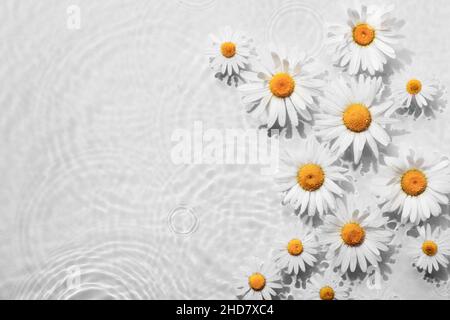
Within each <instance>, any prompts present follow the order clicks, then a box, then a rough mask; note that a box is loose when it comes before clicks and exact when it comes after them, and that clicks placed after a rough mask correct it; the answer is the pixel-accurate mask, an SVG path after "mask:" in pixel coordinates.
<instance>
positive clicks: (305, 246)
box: [275, 220, 319, 274]
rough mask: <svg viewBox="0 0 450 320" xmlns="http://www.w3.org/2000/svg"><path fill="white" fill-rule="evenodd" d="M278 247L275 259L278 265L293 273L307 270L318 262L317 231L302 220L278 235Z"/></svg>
mask: <svg viewBox="0 0 450 320" xmlns="http://www.w3.org/2000/svg"><path fill="white" fill-rule="evenodd" d="M277 242H278V248H277V249H276V252H275V261H276V262H277V264H278V266H279V267H280V268H282V269H286V271H287V272H288V273H289V274H291V273H292V272H294V273H295V274H298V273H299V271H300V270H301V271H302V272H305V270H306V267H307V266H310V267H312V266H313V265H314V263H316V262H317V259H316V257H315V255H316V254H317V253H318V246H319V245H318V243H317V241H316V236H315V233H314V232H313V231H312V230H311V229H309V228H308V227H307V226H306V225H304V224H303V223H302V222H301V221H300V220H298V221H295V222H294V224H293V225H292V226H291V227H290V228H289V230H287V232H283V233H282V234H280V235H279V237H278V241H277Z"/></svg>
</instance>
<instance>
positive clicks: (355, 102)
mask: <svg viewBox="0 0 450 320" xmlns="http://www.w3.org/2000/svg"><path fill="white" fill-rule="evenodd" d="M382 91H383V85H382V82H381V78H379V77H378V78H370V77H364V76H363V75H360V76H359V78H358V79H356V78H351V79H350V80H349V81H345V80H344V79H343V78H339V79H338V80H337V81H335V82H333V83H332V84H331V86H330V88H329V90H327V91H326V92H325V96H324V97H323V98H321V100H320V101H321V102H320V108H321V109H322V112H323V113H322V114H318V115H317V116H316V118H317V120H316V123H315V124H316V129H318V133H317V135H318V136H320V137H322V139H323V140H324V141H331V142H333V146H332V148H331V149H332V151H337V152H338V153H339V154H342V153H344V152H345V150H347V148H348V147H350V145H352V144H353V156H354V162H355V164H357V163H359V161H360V160H361V155H362V153H363V150H364V146H365V145H366V143H367V144H368V145H369V147H370V149H371V150H372V152H373V154H374V155H375V157H376V158H378V155H379V151H378V146H377V144H381V145H383V146H387V145H388V144H389V143H390V142H391V137H390V136H389V135H388V133H387V132H386V130H385V129H384V127H385V126H386V125H388V124H392V123H395V122H396V121H395V120H394V119H390V118H388V117H387V116H386V115H385V113H386V111H387V110H388V109H389V108H391V106H392V104H393V102H392V101H389V100H388V101H384V102H382V101H381V93H382Z"/></svg>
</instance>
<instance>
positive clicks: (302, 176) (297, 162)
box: [275, 137, 348, 216]
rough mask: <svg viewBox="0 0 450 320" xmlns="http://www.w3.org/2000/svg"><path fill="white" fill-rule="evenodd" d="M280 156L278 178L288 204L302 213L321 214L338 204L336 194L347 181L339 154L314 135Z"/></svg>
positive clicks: (279, 186) (340, 191) (285, 202)
mask: <svg viewBox="0 0 450 320" xmlns="http://www.w3.org/2000/svg"><path fill="white" fill-rule="evenodd" d="M285 151H286V152H285V155H284V156H283V157H282V158H281V161H280V168H279V174H278V175H277V176H276V178H275V181H276V183H277V184H278V190H280V191H282V192H283V194H284V196H283V197H284V198H283V204H287V203H289V204H290V205H291V206H292V207H294V208H295V209H300V210H299V214H300V215H302V214H304V213H307V214H308V215H309V216H314V215H315V214H316V212H318V213H319V215H320V216H322V215H323V214H325V213H326V212H327V211H328V210H329V209H330V208H331V209H334V208H335V206H336V200H335V199H336V196H339V197H340V196H342V195H343V194H344V190H343V189H342V188H341V186H340V184H341V183H342V182H344V181H348V178H347V177H346V176H344V175H343V174H344V173H346V172H347V169H346V168H343V167H341V166H340V165H339V160H338V155H337V154H332V153H331V152H330V150H329V149H328V148H327V147H325V146H323V145H321V144H320V143H319V142H317V140H316V139H315V138H314V137H311V138H308V140H307V141H306V142H304V141H301V142H299V143H298V144H296V148H295V149H286V150H285Z"/></svg>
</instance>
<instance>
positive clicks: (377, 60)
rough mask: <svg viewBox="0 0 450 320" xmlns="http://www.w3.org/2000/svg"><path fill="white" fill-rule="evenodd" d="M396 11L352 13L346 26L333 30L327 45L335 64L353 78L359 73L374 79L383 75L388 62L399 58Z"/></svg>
mask: <svg viewBox="0 0 450 320" xmlns="http://www.w3.org/2000/svg"><path fill="white" fill-rule="evenodd" d="M393 9H394V6H392V5H389V6H370V7H366V6H361V9H360V10H352V9H349V10H348V20H347V23H346V24H343V25H332V26H330V28H329V33H328V41H327V43H328V45H329V48H330V52H331V53H332V54H333V61H334V63H335V64H337V65H339V66H341V67H346V68H347V70H348V72H349V73H350V74H351V75H354V74H357V73H358V72H359V71H360V70H362V71H368V72H369V73H370V74H371V75H374V74H375V72H381V71H383V67H384V65H385V64H386V63H387V59H388V58H391V59H395V57H396V55H395V50H394V47H393V45H394V44H396V43H397V38H398V30H397V26H396V24H395V20H394V19H392V17H391V13H392V11H393Z"/></svg>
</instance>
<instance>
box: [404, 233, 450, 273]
mask: <svg viewBox="0 0 450 320" xmlns="http://www.w3.org/2000/svg"><path fill="white" fill-rule="evenodd" d="M417 230H418V231H419V237H417V238H413V237H409V244H408V245H407V249H408V254H409V255H410V256H412V258H413V262H414V264H415V265H416V266H417V267H418V268H419V269H421V270H425V271H426V272H428V273H431V272H433V270H436V271H438V270H439V266H440V265H441V266H442V267H444V268H447V265H448V256H450V232H448V231H446V232H442V231H441V229H440V228H439V227H436V229H434V231H433V232H431V226H430V225H429V224H427V225H426V226H422V227H418V228H417Z"/></svg>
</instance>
